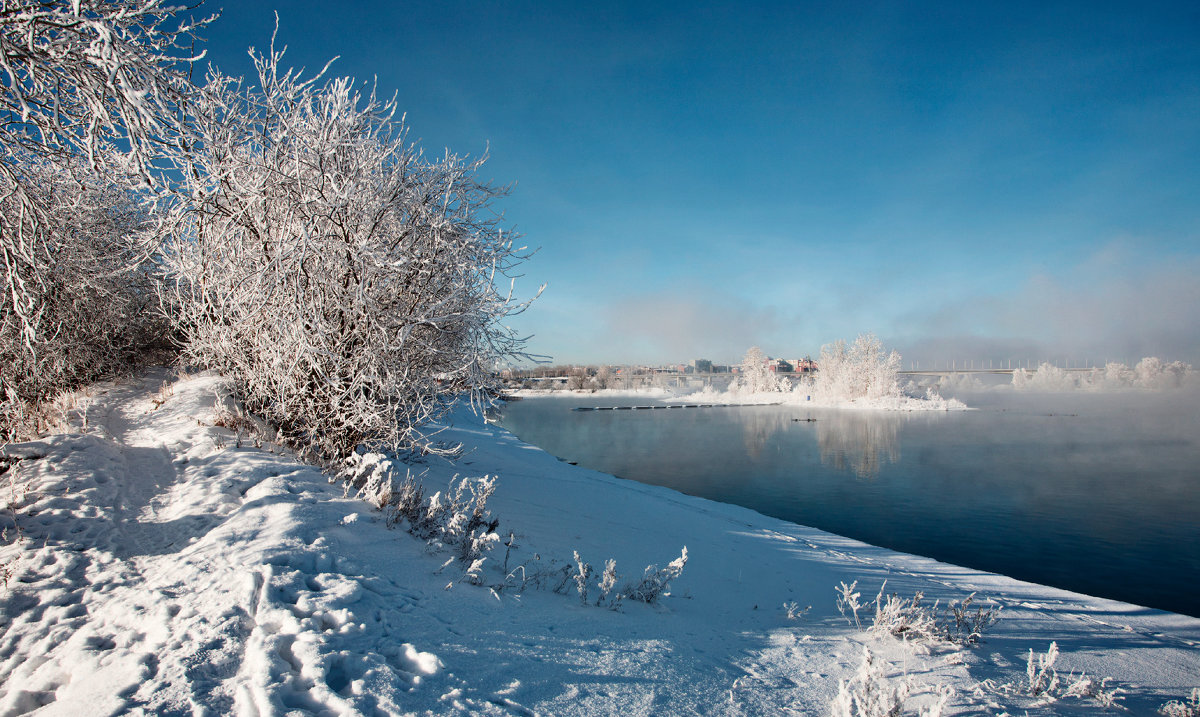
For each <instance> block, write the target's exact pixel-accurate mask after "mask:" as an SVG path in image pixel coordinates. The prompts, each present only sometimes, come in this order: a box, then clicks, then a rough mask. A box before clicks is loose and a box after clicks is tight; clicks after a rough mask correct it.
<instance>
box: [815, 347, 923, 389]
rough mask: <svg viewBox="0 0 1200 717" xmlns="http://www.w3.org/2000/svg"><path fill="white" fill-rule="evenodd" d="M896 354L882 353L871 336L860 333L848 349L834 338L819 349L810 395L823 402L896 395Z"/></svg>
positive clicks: (897, 373) (897, 378) (897, 365)
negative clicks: (830, 342) (823, 400)
mask: <svg viewBox="0 0 1200 717" xmlns="http://www.w3.org/2000/svg"><path fill="white" fill-rule="evenodd" d="M899 373H900V354H899V353H897V352H895V351H892V352H890V353H884V350H883V342H881V341H880V340H879V339H877V338H876V337H875V335H874V334H861V335H860V336H859V337H858V338H857V339H855V340H854V343H853V344H851V345H850V346H847V345H846V342H845V341H843V340H841V339H838V340H837V341H835V342H833V343H832V344H826V345H825V346H822V347H821V358H820V360H819V361H818V362H817V374H816V377H815V378H814V379H813V386H812V392H813V395H815V396H819V397H821V398H823V399H825V400H853V399H857V398H868V399H873V398H885V397H889V396H899V395H900V393H901V392H900V381H899Z"/></svg>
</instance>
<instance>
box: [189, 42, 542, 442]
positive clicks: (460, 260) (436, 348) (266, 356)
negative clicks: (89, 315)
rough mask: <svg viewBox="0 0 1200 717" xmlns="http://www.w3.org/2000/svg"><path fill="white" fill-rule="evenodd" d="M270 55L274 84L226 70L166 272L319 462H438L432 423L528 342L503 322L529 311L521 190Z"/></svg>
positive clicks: (251, 385) (196, 340) (231, 364)
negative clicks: (498, 183) (502, 203)
mask: <svg viewBox="0 0 1200 717" xmlns="http://www.w3.org/2000/svg"><path fill="white" fill-rule="evenodd" d="M252 56H253V57H254V61H255V65H256V68H257V74H258V76H257V78H256V79H257V82H258V84H257V85H256V86H251V85H247V84H244V83H242V82H241V81H240V80H235V79H233V78H230V77H226V76H224V75H222V74H220V73H219V72H218V71H215V70H213V71H210V73H209V76H208V78H207V82H206V84H205V88H204V89H203V90H202V91H201V93H200V94H199V96H198V98H197V101H196V103H195V109H194V112H193V119H192V122H193V133H194V137H193V140H192V141H193V143H194V147H195V150H194V151H193V152H192V153H191V154H189V155H187V156H185V157H184V158H183V160H182V163H183V165H184V168H185V174H186V179H185V184H184V191H183V192H182V194H181V197H180V199H179V201H177V202H176V204H175V207H174V214H173V218H174V223H173V230H174V235H175V239H174V240H173V241H172V242H171V243H170V245H169V246H168V251H167V257H166V267H167V271H168V276H169V278H170V279H171V280H172V281H173V282H174V285H175V295H174V302H175V305H174V309H173V310H174V312H175V314H176V316H177V320H178V327H179V329H180V330H181V331H182V333H183V334H184V335H185V337H186V347H187V348H186V351H187V353H188V354H189V355H190V356H191V357H192V358H194V359H195V360H197V361H199V362H201V363H202V364H206V365H209V366H211V367H214V368H217V369H220V370H221V371H223V372H225V373H227V374H228V375H229V376H231V377H232V378H234V379H235V381H236V383H237V385H238V387H239V390H240V392H241V393H242V395H243V398H244V399H245V400H246V401H247V402H248V403H249V404H250V406H251V408H252V409H254V410H258V411H260V412H262V413H264V414H265V415H266V416H267V417H268V418H269V419H270V420H272V421H273V422H274V423H275V424H277V425H278V426H279V427H280V428H281V430H282V431H283V433H284V435H286V436H288V437H290V438H291V439H293V440H295V441H296V442H298V443H299V444H300V445H302V446H305V447H307V448H310V449H312V450H314V451H316V452H317V453H318V454H322V455H324V456H326V457H340V456H345V455H346V454H348V453H350V452H351V451H352V450H353V449H354V448H355V447H356V446H357V445H359V444H367V445H369V446H371V447H378V448H386V449H396V448H419V449H421V450H431V451H440V450H442V448H440V447H439V446H438V445H436V444H434V443H433V442H432V441H431V440H430V437H429V436H427V435H425V434H424V433H423V431H422V429H421V426H422V425H423V424H425V423H426V422H427V421H428V420H430V419H432V418H434V417H436V416H437V415H439V414H440V413H441V412H443V411H444V410H445V409H446V408H447V407H448V405H449V403H450V401H451V400H452V399H453V398H454V397H455V396H458V395H460V394H462V393H470V394H471V395H472V396H473V397H474V398H480V397H482V395H483V394H484V393H486V392H488V391H490V390H492V389H493V388H495V387H496V386H497V385H498V383H497V382H498V379H497V377H496V376H495V374H494V373H493V371H492V370H491V368H492V365H493V361H494V360H495V359H497V358H499V357H503V356H514V355H520V354H521V351H522V346H523V343H522V341H521V340H520V339H519V338H518V337H517V336H515V335H514V334H513V332H512V331H511V330H510V329H508V328H506V327H505V326H503V325H502V324H501V323H500V321H501V320H502V319H503V318H504V317H505V316H506V315H509V314H511V313H513V312H514V311H517V310H520V308H522V306H523V304H517V303H514V301H513V300H512V291H511V284H510V282H509V280H508V279H507V278H506V277H508V276H509V272H510V271H511V270H512V269H513V267H514V266H515V265H516V264H517V263H518V262H519V261H520V260H521V259H522V258H524V256H523V254H522V250H523V248H518V247H515V246H514V244H513V239H514V235H513V234H512V233H510V232H508V231H505V230H504V229H503V228H502V226H501V219H502V218H501V217H500V216H499V215H498V214H497V213H495V212H494V211H493V209H492V202H493V200H494V199H495V198H496V197H498V196H499V195H501V194H503V190H500V189H497V188H495V187H492V186H490V185H488V184H486V183H484V182H482V181H480V180H479V179H478V178H477V171H478V168H479V166H480V165H481V164H482V162H483V160H482V159H474V160H466V159H463V158H460V157H458V156H456V155H453V154H450V153H448V152H447V153H446V154H445V155H443V156H441V157H438V158H436V159H430V158H427V157H425V156H424V155H423V154H422V153H421V151H420V150H419V149H418V148H417V147H416V146H414V145H413V144H411V143H409V142H408V141H407V140H406V139H405V126H404V122H403V120H402V119H396V112H397V108H396V105H395V102H394V100H393V101H390V102H383V101H380V100H379V99H377V98H376V96H375V95H374V93H373V92H371V93H367V94H363V93H361V92H360V91H359V90H358V89H356V87H355V83H354V82H353V81H352V80H350V79H345V78H343V79H326V78H325V77H324V74H323V73H322V74H318V75H317V76H315V77H313V78H309V79H302V78H301V76H300V75H299V74H298V73H296V72H293V71H290V70H287V71H285V70H283V69H281V68H280V66H279V62H280V59H281V57H282V52H276V51H275V49H274V47H272V48H271V51H270V52H269V53H268V54H265V55H257V54H255V53H253V52H252ZM502 283H503V286H501V284H502Z"/></svg>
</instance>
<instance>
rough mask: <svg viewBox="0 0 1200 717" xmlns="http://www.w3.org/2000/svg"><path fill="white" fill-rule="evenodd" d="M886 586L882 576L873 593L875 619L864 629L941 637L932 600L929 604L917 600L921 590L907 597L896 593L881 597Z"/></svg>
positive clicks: (929, 639) (917, 637)
mask: <svg viewBox="0 0 1200 717" xmlns="http://www.w3.org/2000/svg"><path fill="white" fill-rule="evenodd" d="M886 587H887V581H886V580H885V581H884V582H883V585H881V586H880V588H879V594H878V595H876V596H875V600H874V603H875V619H874V621H873V622H872V623H871V627H870V628H869V629H868V632H871V633H874V634H876V635H892V636H893V637H898V638H900V639H902V640H912V641H915V642H925V643H928V642H938V641H940V640H942V639H943V637H944V634H945V633H944V632H943V631H942V629H941V628H940V626H939V625H938V621H937V607H938V604H937V603H936V602H935V603H934V604H933V605H932V606H929V605H923V604H922V602H921V601H922V600H923V599H924V597H925V596H924V594H923V593H921V592H917V593H916V594H914V595H913V596H912V597H911V598H902V597H900V596H899V595H898V594H896V593H892V594H890V595H887V596H886V597H885V596H884V594H883V591H884V588H886Z"/></svg>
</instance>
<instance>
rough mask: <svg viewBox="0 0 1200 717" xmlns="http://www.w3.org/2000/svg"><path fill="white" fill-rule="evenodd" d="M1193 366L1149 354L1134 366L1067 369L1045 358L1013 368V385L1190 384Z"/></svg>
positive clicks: (1064, 388) (1109, 388)
mask: <svg viewBox="0 0 1200 717" xmlns="http://www.w3.org/2000/svg"><path fill="white" fill-rule="evenodd" d="M1192 376H1194V373H1193V372H1192V367H1191V366H1190V365H1189V364H1186V363H1183V362H1182V361H1171V362H1166V361H1162V360H1161V359H1159V358H1156V357H1154V356H1147V357H1146V358H1143V359H1142V360H1141V361H1138V363H1137V365H1136V366H1134V367H1133V368H1129V367H1128V366H1126V365H1125V364H1123V363H1111V362H1110V363H1107V364H1105V365H1104V368H1099V367H1097V368H1094V369H1092V370H1091V371H1087V372H1082V371H1067V370H1065V369H1062V368H1058V367H1057V366H1054V365H1053V364H1050V363H1046V362H1043V363H1042V364H1041V365H1039V366H1038V367H1037V369H1036V370H1034V371H1033V372H1030V371H1026V370H1025V369H1017V370H1016V371H1013V376H1012V385H1013V388H1015V389H1017V390H1021V391H1074V390H1084V391H1120V390H1129V389H1147V390H1158V391H1162V390H1169V389H1176V388H1181V387H1183V386H1186V385H1188V383H1189V380H1191V377H1192Z"/></svg>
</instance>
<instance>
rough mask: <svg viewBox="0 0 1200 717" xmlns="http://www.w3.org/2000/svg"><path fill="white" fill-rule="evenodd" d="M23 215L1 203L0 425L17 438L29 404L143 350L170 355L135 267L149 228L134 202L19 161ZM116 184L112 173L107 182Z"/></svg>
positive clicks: (73, 164)
mask: <svg viewBox="0 0 1200 717" xmlns="http://www.w3.org/2000/svg"><path fill="white" fill-rule="evenodd" d="M19 171H20V173H21V177H22V181H24V182H25V185H26V186H25V189H24V191H25V194H26V196H27V197H32V198H33V201H35V202H36V203H37V205H38V206H39V208H40V211H39V213H38V214H36V215H34V214H31V213H29V212H27V211H25V210H24V208H23V207H22V206H21V200H20V199H19V198H18V197H16V196H15V195H13V194H8V195H6V196H3V197H0V237H4V239H3V241H0V243H3V244H7V242H8V240H9V239H11V238H12V237H13V236H14V235H16V236H18V237H19V239H18V240H17V241H16V242H15V245H13V246H7V245H6V246H4V247H3V250H2V251H0V254H2V255H3V257H4V262H3V265H2V266H0V274H2V275H3V283H4V289H5V290H4V291H3V292H0V420H3V421H4V423H5V425H4V426H3V433H4V437H5V438H6V439H8V440H12V439H14V438H16V437H17V435H18V434H19V433H20V432H21V429H20V425H19V424H20V415H21V414H22V413H28V412H30V411H36V409H33V408H31V405H32V404H35V403H38V402H41V401H46V400H48V399H50V398H52V397H53V396H54V395H56V394H58V393H61V392H63V391H66V390H68V389H72V388H75V387H78V386H81V385H83V384H85V383H87V382H90V381H94V380H97V379H99V378H103V377H108V376H111V375H114V374H116V373H119V372H122V371H124V370H127V369H128V368H129V367H130V366H132V365H133V363H134V362H135V361H136V360H137V358H138V357H139V356H140V355H141V354H142V353H144V352H145V351H146V350H147V349H149V348H153V347H161V348H166V347H167V346H169V341H168V335H167V334H168V327H167V323H166V321H165V319H164V318H163V317H162V314H161V313H160V312H159V311H158V303H157V300H156V299H155V282H154V281H153V279H152V278H151V276H150V275H149V273H148V270H147V269H145V268H144V267H143V265H142V263H141V259H142V256H143V255H142V252H141V250H140V246H139V242H138V234H139V233H140V232H143V231H145V230H146V228H147V227H148V220H147V214H146V210H145V207H144V205H143V202H142V199H141V197H139V196H137V195H136V194H134V193H133V191H132V190H130V189H128V188H122V187H121V186H120V185H119V184H117V183H115V182H114V181H112V179H109V178H102V177H100V176H99V175H97V174H96V173H95V172H93V171H91V170H90V169H89V168H88V167H86V166H83V165H82V164H81V162H79V161H51V160H47V159H43V158H39V157H37V156H35V155H25V156H24V163H23V165H22V166H21V168H20V170H19ZM108 176H109V177H111V178H116V177H118V176H119V172H117V171H116V170H114V171H113V172H111V173H109V175H108Z"/></svg>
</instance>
